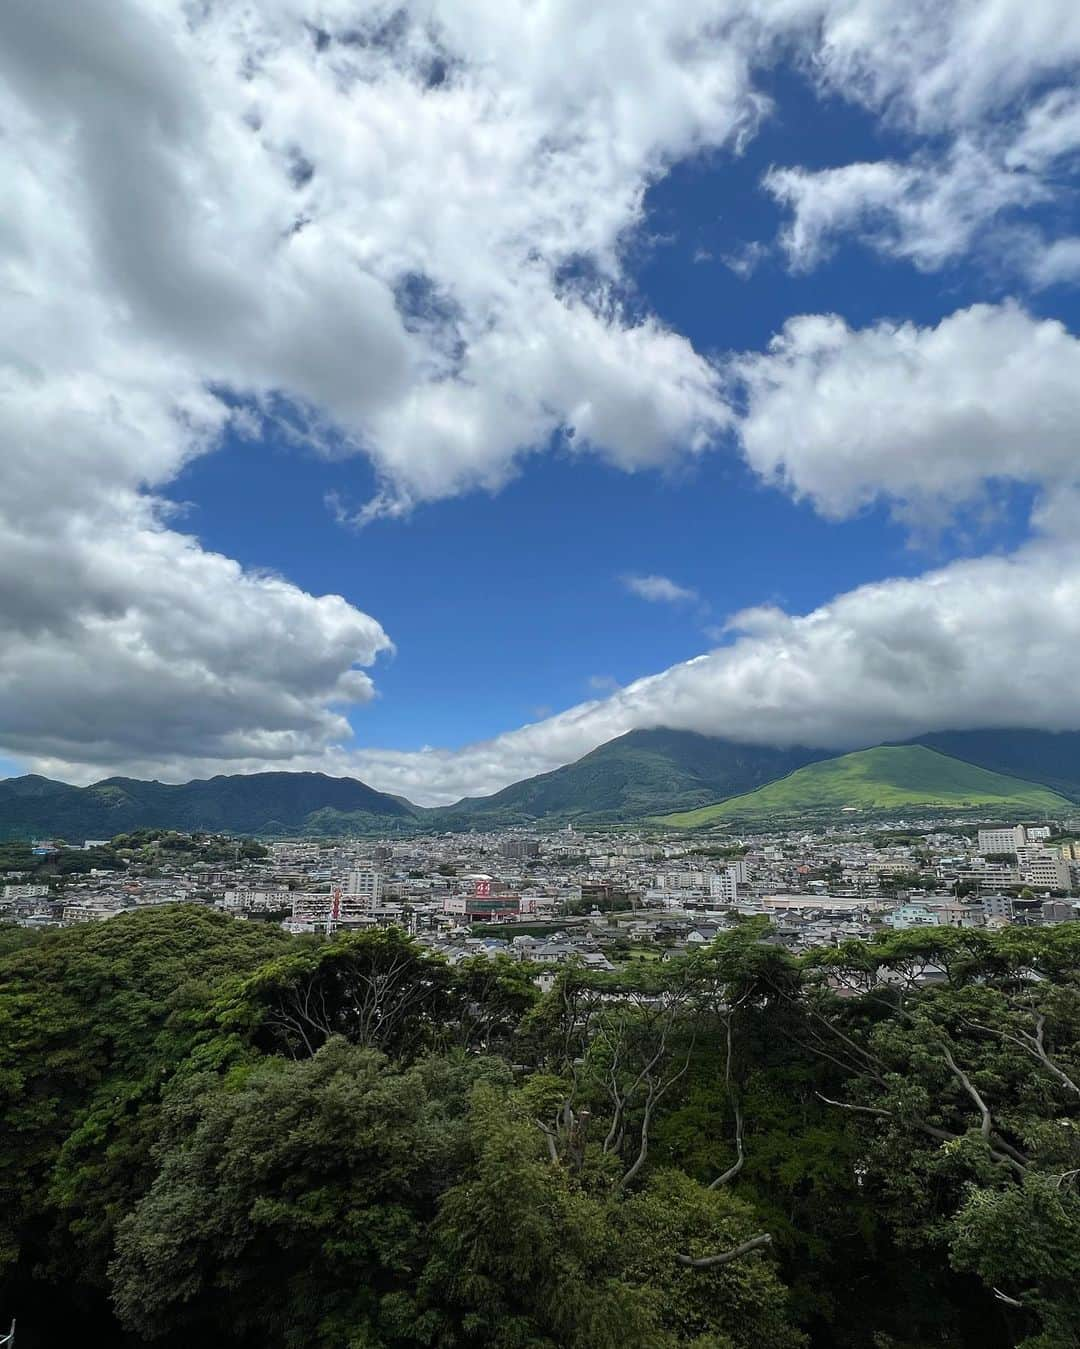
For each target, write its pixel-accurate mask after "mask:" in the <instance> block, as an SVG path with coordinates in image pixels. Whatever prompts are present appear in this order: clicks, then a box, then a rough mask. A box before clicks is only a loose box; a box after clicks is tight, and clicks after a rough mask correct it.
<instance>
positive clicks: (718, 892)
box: [709, 863, 745, 904]
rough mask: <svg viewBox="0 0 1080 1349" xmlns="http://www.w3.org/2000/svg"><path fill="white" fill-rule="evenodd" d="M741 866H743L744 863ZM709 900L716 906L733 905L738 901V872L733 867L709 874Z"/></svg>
mask: <svg viewBox="0 0 1080 1349" xmlns="http://www.w3.org/2000/svg"><path fill="white" fill-rule="evenodd" d="M743 865H744V866H745V863H744V864H743ZM709 898H710V900H712V901H713V902H714V903H716V904H735V903H736V902H737V901H738V898H739V881H738V872H737V871H736V869H735V868H734V867H725V868H724V869H723V871H713V872H710V874H709Z"/></svg>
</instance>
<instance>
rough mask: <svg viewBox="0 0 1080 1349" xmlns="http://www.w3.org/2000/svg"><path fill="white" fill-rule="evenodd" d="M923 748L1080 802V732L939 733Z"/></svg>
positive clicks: (923, 740)
mask: <svg viewBox="0 0 1080 1349" xmlns="http://www.w3.org/2000/svg"><path fill="white" fill-rule="evenodd" d="M916 741H917V743H918V744H920V745H926V746H928V747H929V748H930V749H936V750H939V751H940V752H941V753H942V754H948V755H951V756H952V758H954V759H963V760H964V762H965V763H970V764H977V765H978V767H980V768H988V769H990V771H991V772H993V773H1007V774H1009V775H1010V776H1012V777H1018V778H1026V779H1028V780H1029V781H1032V782H1041V783H1043V784H1044V785H1045V786H1047V787H1050V788H1052V789H1053V790H1054V791H1055V792H1060V793H1061V795H1062V796H1067V797H1068V798H1069V800H1070V801H1080V731H1025V730H1006V731H936V732H934V733H933V734H932V735H920V736H917V737H916Z"/></svg>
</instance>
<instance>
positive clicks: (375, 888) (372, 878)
mask: <svg viewBox="0 0 1080 1349" xmlns="http://www.w3.org/2000/svg"><path fill="white" fill-rule="evenodd" d="M348 893H349V894H350V895H354V896H356V897H357V898H359V899H366V900H367V901H368V902H369V903H370V904H371V905H372V906H377V905H378V904H379V902H380V900H381V899H382V897H383V878H382V873H381V872H379V871H374V870H372V869H371V868H370V867H363V868H361V869H359V870H357V871H352V872H350V873H349V884H348Z"/></svg>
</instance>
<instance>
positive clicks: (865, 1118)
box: [0, 905, 1080, 1349]
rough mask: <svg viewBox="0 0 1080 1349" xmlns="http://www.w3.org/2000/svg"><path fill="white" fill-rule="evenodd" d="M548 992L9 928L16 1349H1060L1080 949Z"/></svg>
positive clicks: (285, 940) (493, 979)
mask: <svg viewBox="0 0 1080 1349" xmlns="http://www.w3.org/2000/svg"><path fill="white" fill-rule="evenodd" d="M537 973H538V967H533V966H530V965H528V964H527V963H524V962H519V961H511V960H509V959H508V958H507V957H497V958H495V959H493V960H488V959H485V958H482V957H479V958H473V959H471V960H466V961H463V962H462V963H461V964H459V965H456V966H451V965H449V964H448V963H446V962H445V961H443V960H441V959H438V958H436V957H433V956H431V955H429V954H427V953H425V952H424V950H423V949H422V948H420V947H418V946H416V945H415V944H414V943H413V942H411V941H410V940H409V939H408V938H407V937H405V936H404V934H402V933H400V932H397V931H394V930H389V931H387V930H375V931H368V932H363V933H352V934H338V935H337V936H335V937H333V938H329V939H328V938H324V937H321V936H320V937H314V938H297V937H289V936H287V935H286V934H285V933H283V932H281V931H280V930H279V929H276V928H271V927H268V926H264V925H261V924H257V923H239V922H236V921H235V920H234V919H231V918H228V917H225V916H223V915H220V914H215V913H212V912H210V911H208V910H206V909H201V908H197V907H189V906H180V905H176V906H165V907H162V908H155V909H147V910H142V911H138V912H135V913H132V914H128V915H124V916H121V917H117V918H113V919H111V920H110V921H109V922H107V923H92V924H86V925H83V926H79V927H73V928H67V929H61V930H58V931H53V932H49V933H46V934H39V933H28V932H26V931H25V930H23V929H13V928H4V927H0V1026H2V1027H3V1032H4V1033H3V1035H2V1036H0V1189H2V1193H3V1196H4V1202H3V1204H2V1205H0V1322H2V1324H3V1326H4V1327H5V1329H6V1326H7V1324H8V1322H9V1321H10V1318H11V1317H13V1316H14V1317H16V1318H17V1321H18V1349H56V1346H60V1345H68V1344H108V1345H125V1346H128V1349H138V1347H139V1346H143V1345H147V1346H149V1345H155V1346H159V1349H180V1346H181V1345H190V1344H195V1343H198V1344H206V1345H213V1346H228V1349H346V1346H356V1349H359V1347H360V1346H366V1347H368V1349H525V1346H529V1349H683V1347H685V1349H943V1346H948V1349H1016V1346H1023V1349H1075V1346H1076V1343H1077V1338H1076V1328H1077V1326H1078V1325H1080V1192H1078V1185H1077V1178H1078V1176H1080V1085H1078V1084H1080V924H1076V923H1063V924H1061V925H1059V926H1056V927H1048V928H1046V927H1044V928H1017V927H1013V928H1008V929H1005V930H1003V931H1001V932H998V933H992V932H985V931H973V930H959V929H948V928H945V929H924V930H920V931H911V932H904V933H897V934H890V935H889V936H888V937H883V938H881V939H880V940H878V941H877V942H874V943H864V942H848V943H845V944H843V945H842V946H840V947H839V948H835V949H834V948H824V949H820V950H817V951H813V952H810V953H809V954H807V955H805V956H803V957H801V958H795V957H792V956H790V955H788V954H787V953H786V952H785V951H784V950H783V949H781V948H779V947H778V946H776V945H774V944H773V943H772V941H771V940H770V933H769V931H768V929H767V925H766V924H764V922H763V920H754V921H752V922H747V923H742V924H740V925H738V926H736V927H734V928H732V929H731V930H730V931H728V932H726V933H724V934H722V935H721V936H720V937H719V938H718V939H717V940H716V941H715V942H714V943H713V944H712V945H711V946H710V947H708V948H706V949H704V950H703V951H700V952H698V953H695V954H691V955H686V956H681V957H677V958H674V959H672V960H670V961H666V962H661V961H652V962H648V963H646V964H635V965H630V966H627V967H625V968H623V969H621V970H618V971H616V972H614V973H607V974H599V973H596V972H591V971H587V970H583V969H580V968H575V967H573V966H570V967H566V968H563V969H561V970H560V972H559V973H558V975H557V976H556V984H555V987H554V988H553V989H552V990H551V991H550V992H549V993H546V994H542V993H541V992H540V990H539V989H538V988H537V987H536V985H535V983H534V977H535V976H536V974H537Z"/></svg>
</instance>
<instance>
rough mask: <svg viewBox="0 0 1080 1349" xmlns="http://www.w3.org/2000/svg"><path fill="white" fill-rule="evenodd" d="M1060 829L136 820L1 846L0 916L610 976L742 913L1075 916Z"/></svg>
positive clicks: (1065, 832) (840, 936)
mask: <svg viewBox="0 0 1080 1349" xmlns="http://www.w3.org/2000/svg"><path fill="white" fill-rule="evenodd" d="M1072 830H1080V810H1078V811H1077V815H1076V818H1075V819H1074V820H1072V821H1063V822H1062V824H1060V825H1058V824H1053V825H1051V824H1034V823H1029V824H1016V825H1010V826H1007V827H1005V826H993V827H984V828H980V827H978V826H971V825H969V826H966V827H965V826H964V825H957V824H956V823H955V822H953V823H952V824H950V823H949V822H948V821H947V820H942V819H940V818H939V819H938V820H933V819H918V818H910V819H908V818H905V819H897V820H882V821H875V822H874V823H872V824H867V825H862V826H858V825H855V824H853V823H851V822H846V823H841V824H837V825H833V826H829V827H817V828H812V829H810V830H807V829H792V830H783V831H776V832H773V831H764V832H756V833H753V834H747V835H740V836H732V835H730V834H715V835H714V834H705V835H701V836H694V837H693V838H692V839H687V838H683V839H678V838H673V837H671V835H670V834H668V835H665V834H662V833H660V834H658V833H656V832H651V833H650V832H648V831H634V830H627V831H625V832H624V831H621V830H613V829H609V830H605V831H588V830H584V829H582V830H580V831H579V830H577V829H575V828H574V827H573V826H572V825H570V826H566V827H564V828H560V829H558V830H554V831H551V832H548V833H524V832H521V831H514V832H507V833H469V834H450V835H444V836H436V837H430V838H429V837H417V838H414V839H405V840H402V839H400V838H397V837H395V838H392V839H386V840H379V839H364V840H356V841H349V840H346V839H342V840H335V841H333V842H329V843H327V842H323V843H320V842H319V841H317V840H310V839H292V840H278V841H272V842H270V843H268V844H267V845H265V846H264V845H261V844H258V843H251V842H247V843H245V844H244V845H243V846H241V844H240V843H239V842H235V843H234V842H233V841H231V840H229V839H225V838H220V837H206V836H200V835H198V834H196V835H179V834H175V833H172V834H170V833H169V832H168V831H155V830H146V831H143V834H144V836H145V842H143V843H141V845H140V842H139V839H138V836H136V838H134V839H127V838H125V837H124V836H120V837H119V838H118V840H116V841H115V842H114V843H109V842H107V841H103V840H88V841H87V842H86V843H84V844H83V845H82V847H81V851H83V852H84V853H86V854H87V855H88V856H89V857H91V858H92V860H93V861H94V862H96V863H97V865H94V866H92V867H90V868H89V869H88V871H87V872H86V873H76V874H74V875H68V876H67V877H65V878H63V879H59V880H58V879H53V880H48V881H44V882H43V881H41V880H34V879H31V877H30V876H29V874H27V873H20V872H19V871H18V870H17V867H16V865H15V864H16V863H17V858H13V857H12V848H11V845H8V849H7V851H8V858H7V860H6V863H5V864H6V865H7V866H9V867H11V868H12V869H11V870H8V871H6V873H5V876H4V884H3V888H2V891H0V915H2V917H3V918H4V919H7V920H8V921H11V922H14V923H16V924H19V925H21V926H23V927H26V928H31V929H47V928H50V927H54V926H67V925H71V924H78V923H88V922H97V921H102V920H104V919H108V918H112V917H116V916H117V915H119V914H126V913H130V912H131V911H133V910H138V909H140V908H144V907H152V906H159V905H164V904H191V903H198V904H204V905H207V906H210V907H213V908H215V909H219V910H221V911H223V912H225V913H228V914H230V915H232V916H234V917H235V918H237V919H240V920H247V921H256V922H272V923H277V924H280V925H281V927H282V928H283V929H284V930H285V931H286V932H289V933H292V934H294V935H301V934H315V933H321V934H324V935H326V936H330V935H332V934H333V933H335V932H338V931H350V930H359V929H363V928H365V927H370V926H381V927H386V926H398V927H400V928H402V929H404V930H405V931H407V932H408V933H410V934H411V935H412V936H414V937H415V938H416V939H417V941H418V942H419V943H420V944H421V945H423V946H424V947H426V948H428V949H430V950H432V951H435V952H438V953H439V954H440V955H441V956H443V957H444V958H446V959H447V960H449V961H451V962H453V961H456V960H460V959H463V958H465V957H467V956H472V955H486V956H497V955H501V956H507V957H510V958H512V959H515V960H520V961H527V962H533V963H537V964H543V965H562V964H566V963H570V962H580V964H581V965H582V966H583V967H584V968H586V969H603V970H610V969H613V968H615V965H616V964H617V963H622V962H624V961H626V960H627V959H634V958H643V959H644V958H650V959H651V958H660V959H663V958H665V957H669V956H670V955H672V954H678V953H680V952H683V951H685V950H686V949H687V948H688V947H692V946H694V945H696V944H700V943H707V942H709V941H711V940H712V939H713V938H714V937H715V936H716V934H717V932H718V931H721V930H723V929H725V928H727V927H729V926H731V925H732V924H737V923H739V922H740V921H743V920H745V919H749V918H755V917H757V918H763V919H766V920H767V921H768V924H769V929H770V937H769V940H771V941H775V942H777V943H778V944H781V945H783V946H784V947H786V948H787V949H790V950H792V951H805V950H808V949H811V948H813V947H815V946H818V945H837V944H839V943H840V942H843V941H847V940H852V939H861V940H871V939H872V938H873V937H874V936H875V935H876V934H878V933H881V932H883V931H886V930H892V931H904V930H907V929H909V928H915V927H952V928H975V929H983V928H986V929H990V930H993V929H996V928H1000V927H1002V926H1006V925H1009V924H1019V925H1022V926H1032V925H1040V924H1056V923H1067V922H1074V921H1077V919H1078V918H1080V834H1077V833H1074V832H1071V831H1072ZM124 844H128V845H135V846H121V845H124ZM28 851H29V852H30V855H31V856H32V857H33V858H34V859H35V861H36V863H37V865H38V866H42V865H43V864H45V865H47V864H48V862H49V861H50V860H52V859H56V858H59V857H62V856H63V854H64V853H65V852H75V851H76V850H75V849H71V848H67V847H62V846H61V845H58V844H56V843H53V842H51V841H47V840H35V841H33V842H32V844H31V845H30V848H29V850H28ZM205 852H210V853H212V854H213V855H214V857H213V860H203V859H202V857H201V856H200V854H201V853H205ZM230 853H232V854H233V856H229V854H230ZM242 854H243V855H242ZM252 854H254V855H252Z"/></svg>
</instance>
